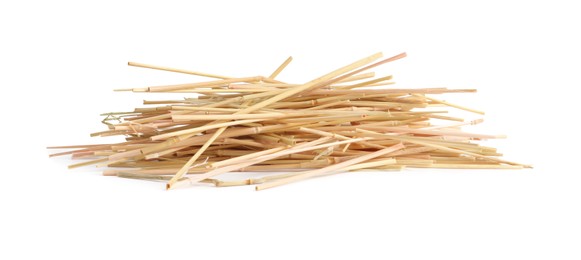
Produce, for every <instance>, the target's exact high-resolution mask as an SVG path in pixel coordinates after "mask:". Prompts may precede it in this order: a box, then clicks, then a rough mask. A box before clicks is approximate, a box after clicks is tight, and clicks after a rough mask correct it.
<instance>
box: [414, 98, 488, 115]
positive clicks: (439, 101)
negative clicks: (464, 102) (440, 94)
mask: <svg viewBox="0 0 581 260" xmlns="http://www.w3.org/2000/svg"><path fill="white" fill-rule="evenodd" d="M425 98H426V99H428V100H431V101H434V102H437V103H440V104H444V105H446V106H450V107H455V108H457V109H461V110H464V111H468V112H472V113H476V114H479V115H484V112H482V111H480V110H476V109H471V108H467V107H464V106H459V105H455V104H452V103H449V102H446V101H443V100H439V99H435V98H432V97H427V96H426V97H425Z"/></svg>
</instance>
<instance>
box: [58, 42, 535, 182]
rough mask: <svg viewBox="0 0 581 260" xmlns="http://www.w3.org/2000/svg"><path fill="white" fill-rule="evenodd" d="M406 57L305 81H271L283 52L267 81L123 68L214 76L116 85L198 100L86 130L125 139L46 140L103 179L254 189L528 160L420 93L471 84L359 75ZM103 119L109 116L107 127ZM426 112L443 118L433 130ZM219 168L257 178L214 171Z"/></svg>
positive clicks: (364, 62) (509, 165) (168, 103)
mask: <svg viewBox="0 0 581 260" xmlns="http://www.w3.org/2000/svg"><path fill="white" fill-rule="evenodd" d="M405 56H406V54H405V53H402V54H399V55H396V56H393V57H390V58H387V59H383V60H380V61H377V60H379V59H380V58H381V57H382V54H381V53H377V54H374V55H371V56H369V57H366V58H363V59H361V60H358V61H356V62H354V63H352V64H349V65H347V66H344V67H341V68H339V69H337V70H334V71H332V72H330V73H328V74H325V75H323V76H321V77H319V78H316V79H314V80H312V81H309V82H307V83H304V84H289V83H285V82H282V81H279V80H277V79H276V77H277V76H278V75H279V73H281V71H282V70H283V69H284V68H285V67H286V66H287V65H288V64H289V63H290V62H291V60H292V58H291V57H289V58H288V59H287V60H285V61H284V62H283V63H282V64H281V65H280V66H279V67H278V68H277V69H276V70H275V71H274V72H273V73H272V74H270V75H269V76H253V77H243V78H232V77H225V76H220V75H213V74H207V73H200V72H194V71H187V70H181V69H174V68H167V67H159V66H152V65H146V64H140V63H129V65H131V66H137V67H143V68H150V69H157V70H164V71H172V72H178V73H185V74H192V75H198V76H204V77H209V78H214V80H210V81H204V82H196V83H186V84H178V85H166V86H153V87H146V88H133V89H120V90H117V91H133V92H151V93H153V92H155V93H158V92H164V93H195V94H197V95H196V96H195V97H193V98H185V99H183V100H164V101H144V104H145V105H157V106H153V107H147V108H136V109H135V110H134V111H132V112H119V113H107V114H104V115H105V116H106V118H105V120H103V122H104V123H105V124H107V125H108V130H106V131H102V132H97V133H93V134H91V135H92V136H114V135H123V136H126V141H125V142H121V143H114V144H103V145H80V146H58V147H49V148H59V149H71V150H69V151H66V152H62V153H56V154H52V155H51V156H58V155H67V154H72V157H73V158H84V159H90V160H89V161H84V162H81V163H77V164H73V165H70V166H69V168H76V167H81V166H87V165H97V166H107V167H112V168H111V169H108V170H105V171H104V175H107V176H119V177H125V178H135V179H146V180H162V181H166V183H167V189H170V188H173V187H177V186H179V185H192V184H196V183H200V182H201V183H209V184H213V185H215V186H219V187H222V186H236V185H256V190H262V189H266V188H271V187H276V186H280V185H284V184H287V183H291V182H295V181H299V180H304V179H307V178H311V177H318V176H323V175H329V174H335V173H340V172H346V171H353V170H365V169H383V170H400V169H403V168H404V167H412V168H462V169H518V168H523V167H529V166H527V165H523V164H519V163H514V162H510V161H505V160H503V159H500V158H499V156H500V155H501V154H499V153H498V152H497V151H496V149H495V148H492V147H486V146H481V145H479V144H477V143H475V142H474V141H479V140H485V139H491V138H502V136H498V135H484V134H474V133H467V132H463V131H462V130H461V127H462V126H465V125H474V124H478V123H481V122H482V120H481V119H478V120H473V121H469V122H465V121H464V119H462V118H456V117H450V116H444V115H442V114H443V113H446V112H447V110H444V109H443V108H447V107H452V108H455V109H461V110H466V111H469V112H472V113H476V114H484V113H483V112H481V111H478V110H474V109H470V108H466V107H463V106H460V105H455V104H451V103H449V102H446V101H443V100H440V99H436V98H433V97H431V96H428V95H431V94H443V93H459V92H475V91H476V90H474V89H447V88H423V89H397V88H390V87H378V86H386V85H390V84H392V83H393V82H391V81H390V80H391V76H385V77H379V78H374V77H375V74H374V73H373V72H369V70H370V69H372V68H374V67H376V66H379V65H382V64H385V63H388V62H392V61H395V60H398V59H401V58H403V57H405ZM434 107H435V108H436V109H439V110H433V109H431V108H434ZM111 119H116V120H119V123H117V124H112V123H110V121H111ZM433 119H437V120H441V121H448V123H445V124H443V125H433V124H432V121H434V120H433ZM229 172H264V173H267V174H266V175H265V176H263V177H260V178H244V177H241V178H238V179H236V180H224V179H219V178H217V177H218V175H221V174H224V173H229ZM241 176H243V175H241Z"/></svg>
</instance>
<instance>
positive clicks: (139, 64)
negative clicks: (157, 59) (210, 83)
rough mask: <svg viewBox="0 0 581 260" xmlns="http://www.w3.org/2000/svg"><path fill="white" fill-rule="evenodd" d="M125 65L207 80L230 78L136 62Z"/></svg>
mask: <svg viewBox="0 0 581 260" xmlns="http://www.w3.org/2000/svg"><path fill="white" fill-rule="evenodd" d="M127 65H129V66H133V67H141V68H147V69H155V70H164V71H170V72H177V73H184V74H190V75H196V76H202V77H208V78H216V79H229V78H232V77H226V76H220V75H214V74H209V73H202V72H196V71H190V70H182V69H175V68H169V67H162V66H155V65H148V64H143V63H137V62H128V63H127Z"/></svg>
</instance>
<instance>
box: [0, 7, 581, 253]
mask: <svg viewBox="0 0 581 260" xmlns="http://www.w3.org/2000/svg"><path fill="white" fill-rule="evenodd" d="M402 2H405V3H394V2H388V1H349V2H347V1H328V2H326V3H322V1H321V2H314V1H304V2H303V3H296V1H287V2H275V1H263V2H258V1H230V2H226V1H185V2H174V1H159V2H158V3H151V2H147V1H133V2H128V1H111V2H110V3H105V2H101V1H99V2H97V1H95V2H94V3H81V1H11V2H9V1H2V2H1V3H0V29H1V31H0V34H1V35H0V36H1V38H2V39H1V40H0V54H1V56H0V66H1V67H0V73H1V74H0V83H1V85H0V86H1V87H2V98H1V101H0V105H1V106H2V110H1V111H2V129H1V130H0V131H1V136H2V137H3V138H2V150H1V153H2V154H1V157H0V158H2V168H1V169H2V170H1V172H2V179H1V183H2V187H1V189H0V193H1V197H0V206H1V210H2V213H0V228H1V229H0V240H1V241H0V258H1V259H46V258H58V259H121V258H124V259H155V258H157V259H161V258H163V259H219V258H221V259H235V258H252V259H301V258H303V259H316V258H318V259H336V258H345V259H387V258H392V259H581V251H580V249H579V248H580V245H581V237H580V236H581V235H580V234H581V224H580V219H581V213H580V211H579V206H580V203H579V199H580V198H581V189H580V184H581V182H580V181H581V177H580V176H581V175H580V173H579V167H578V164H577V161H576V160H578V155H577V153H578V151H577V149H578V147H579V141H578V139H577V137H576V136H578V133H577V131H578V127H576V126H575V125H576V124H577V123H578V118H577V115H578V114H577V113H575V112H576V111H578V106H577V104H576V102H577V99H578V96H577V93H578V91H579V88H580V87H581V86H580V84H579V83H580V80H579V69H580V60H581V52H580V50H579V49H580V46H581V41H580V40H579V28H578V26H579V24H581V20H580V19H579V11H580V10H579V8H576V7H575V6H574V5H573V4H567V1H545V2H543V1H498V2H496V3H495V2H490V1H482V2H481V3H467V2H468V1H456V2H454V1H430V2H427V1H426V2H415V1H402ZM569 2H574V1H569ZM377 51H383V52H384V54H385V56H390V55H395V54H397V53H399V52H402V51H406V52H407V53H408V55H409V57H408V58H406V59H404V60H401V61H398V62H396V63H392V64H389V65H386V66H384V67H383V68H381V69H379V70H378V73H380V75H387V74H391V73H393V74H394V77H395V80H396V81H397V82H398V85H397V86H399V87H452V88H454V87H455V88H478V89H479V92H478V93H477V94H469V95H449V96H446V99H447V100H451V101H454V102H456V103H461V104H465V105H470V106H472V107H475V108H478V109H482V110H485V111H487V115H486V120H487V121H486V122H485V124H483V125H482V126H478V127H474V128H471V129H469V130H470V131H473V132H482V133H492V134H507V135H508V137H509V138H508V139H505V140H499V141H494V142H490V143H487V144H489V145H494V146H497V147H499V148H500V150H501V152H504V153H505V155H506V157H505V158H507V159H509V160H515V161H519V162H523V163H531V164H533V165H534V166H535V169H533V170H522V171H462V170H459V171H448V170H441V171H435V170H406V171H404V172H374V173H349V174H342V175H337V176H333V177H327V178H320V179H316V180H308V181H304V182H301V183H297V184H293V185H288V186H284V187H280V188H277V189H272V190H267V191H263V192H255V191H254V190H253V189H252V188H251V187H240V188H226V189H217V188H210V187H195V188H191V189H181V190H175V191H171V192H166V191H165V190H164V189H163V184H161V183H154V182H141V181H134V180H125V179H118V178H113V177H103V176H100V172H99V171H97V170H94V169H89V170H74V171H69V170H67V169H66V164H67V163H70V161H69V160H68V159H56V160H55V159H48V156H47V155H48V152H47V151H46V150H45V149H44V147H46V146H50V145H66V144H80V143H90V142H109V141H111V140H107V139H98V138H97V139H92V138H89V137H88V134H89V133H90V132H95V131H99V130H102V129H104V127H103V126H102V125H100V123H99V120H100V119H101V118H100V117H99V116H98V115H99V113H102V112H111V111H123V110H128V109H131V108H133V107H136V106H139V105H140V102H141V100H142V99H143V98H146V96H143V95H137V94H131V93H114V92H112V91H111V90H112V89H114V88H127V87H143V86H147V85H160V84H172V83H185V82H192V81H198V80H202V79H201V78H196V77H193V76H188V75H180V74H175V73H168V72H158V71H151V70H146V69H139V68H131V67H127V66H126V62H127V61H136V62H144V63H151V64H158V65H166V66H174V67H179V68H184V69H191V70H199V71H204V72H208V73H216V74H224V75H234V76H249V75H256V74H269V73H270V72H272V70H274V69H275V68H276V66H278V65H279V64H280V63H281V62H282V61H283V60H284V59H286V57H287V56H288V55H293V57H294V58H295V60H294V61H293V62H292V63H291V65H290V66H289V67H288V69H287V70H285V71H284V72H283V73H282V74H281V75H280V79H282V80H287V81H291V82H305V81H308V80H310V79H312V78H314V77H317V76H319V75H321V74H324V73H326V72H329V71H331V70H334V69H335V68H337V67H340V66H343V65H345V64H348V63H350V62H352V61H354V60H357V59H360V58H362V57H365V56H368V55H371V54H373V53H375V52H377ZM148 98H150V99H152V97H148ZM153 99H155V98H153ZM575 130H577V131H575Z"/></svg>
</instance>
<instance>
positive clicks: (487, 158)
mask: <svg viewBox="0 0 581 260" xmlns="http://www.w3.org/2000/svg"><path fill="white" fill-rule="evenodd" d="M356 131H360V132H363V133H366V134H371V135H381V136H387V137H389V138H393V139H395V140H400V141H405V142H410V143H415V144H419V145H424V146H429V147H433V148H436V149H438V150H443V151H448V152H452V153H457V154H465V155H470V156H473V157H477V158H482V159H485V160H490V161H495V162H499V163H506V164H510V165H517V166H522V167H525V168H532V167H531V166H529V165H523V164H519V163H515V162H509V161H505V160H502V159H498V158H494V157H488V156H484V155H481V154H477V153H472V152H467V151H464V150H459V149H454V148H449V147H446V146H443V145H437V144H432V143H429V142H422V141H418V140H410V139H405V138H403V137H397V136H392V135H386V134H381V133H377V132H373V131H368V130H363V129H356Z"/></svg>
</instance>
